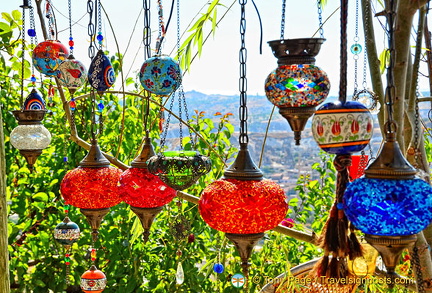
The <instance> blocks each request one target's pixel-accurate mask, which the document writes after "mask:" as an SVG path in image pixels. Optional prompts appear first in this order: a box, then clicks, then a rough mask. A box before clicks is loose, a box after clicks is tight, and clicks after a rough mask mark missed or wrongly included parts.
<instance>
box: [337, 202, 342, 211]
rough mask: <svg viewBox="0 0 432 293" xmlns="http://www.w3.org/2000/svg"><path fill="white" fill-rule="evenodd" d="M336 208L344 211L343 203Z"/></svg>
mask: <svg viewBox="0 0 432 293" xmlns="http://www.w3.org/2000/svg"><path fill="white" fill-rule="evenodd" d="M336 206H337V209H338V210H343V203H341V202H339V203H338V204H337V205H336Z"/></svg>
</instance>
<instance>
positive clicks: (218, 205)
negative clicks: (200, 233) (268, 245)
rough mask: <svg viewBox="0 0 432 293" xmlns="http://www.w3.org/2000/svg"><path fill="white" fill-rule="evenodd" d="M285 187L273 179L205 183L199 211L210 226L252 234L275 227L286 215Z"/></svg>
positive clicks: (226, 231) (237, 232)
mask: <svg viewBox="0 0 432 293" xmlns="http://www.w3.org/2000/svg"><path fill="white" fill-rule="evenodd" d="M287 210H288V204H287V203H286V196H285V192H284V190H283V189H282V188H281V187H280V186H279V185H278V184H277V183H275V182H274V181H272V180H268V179H264V180H261V181H245V180H235V179H222V180H217V181H215V182H213V183H212V184H210V185H209V186H207V187H206V188H205V189H204V191H203V193H202V195H201V198H200V200H199V211H200V214H201V216H202V217H203V219H204V221H205V222H206V223H207V224H208V225H209V226H210V227H212V228H213V229H216V230H218V231H222V232H225V233H235V234H255V233H262V232H264V231H267V230H271V229H273V228H274V227H276V226H277V225H278V224H279V223H280V222H281V221H282V220H283V219H284V218H285V215H286V212H287Z"/></svg>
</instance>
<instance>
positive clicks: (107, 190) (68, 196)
mask: <svg viewBox="0 0 432 293" xmlns="http://www.w3.org/2000/svg"><path fill="white" fill-rule="evenodd" d="M121 173H122V171H121V170H120V169H118V168H114V167H111V166H108V167H101V168H89V167H78V168H75V169H73V170H71V171H69V172H68V173H66V175H65V176H64V178H63V180H62V182H61V184H60V192H61V194H62V196H63V198H64V200H65V203H66V204H70V205H72V206H74V207H77V208H81V209H105V208H109V207H112V206H115V205H116V204H118V203H120V202H121V198H120V194H119V190H118V181H119V179H120V175H121Z"/></svg>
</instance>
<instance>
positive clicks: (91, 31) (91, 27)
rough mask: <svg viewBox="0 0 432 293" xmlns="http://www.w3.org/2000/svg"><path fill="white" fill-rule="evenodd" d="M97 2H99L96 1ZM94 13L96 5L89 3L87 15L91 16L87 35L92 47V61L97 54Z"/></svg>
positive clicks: (90, 53)
mask: <svg viewBox="0 0 432 293" xmlns="http://www.w3.org/2000/svg"><path fill="white" fill-rule="evenodd" d="M96 1H97V0H96ZM93 12H94V4H93V1H92V0H88V1H87V13H88V14H89V24H88V26H87V34H88V36H89V37H90V45H89V48H88V56H89V57H90V59H91V60H93V57H94V56H95V54H96V49H95V43H94V36H95V34H96V29H95V25H94V23H93Z"/></svg>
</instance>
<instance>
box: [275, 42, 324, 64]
mask: <svg viewBox="0 0 432 293" xmlns="http://www.w3.org/2000/svg"><path fill="white" fill-rule="evenodd" d="M324 41H325V39H322V38H304V39H286V40H274V41H269V42H268V44H269V46H270V47H271V48H272V51H273V55H274V56H275V57H276V58H277V59H278V65H290V64H315V56H316V55H318V53H319V51H320V49H321V45H322V44H323V43H324Z"/></svg>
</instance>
